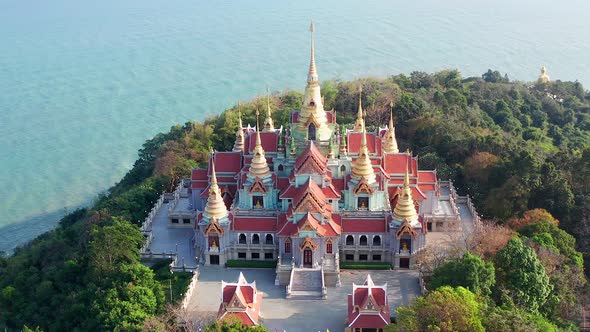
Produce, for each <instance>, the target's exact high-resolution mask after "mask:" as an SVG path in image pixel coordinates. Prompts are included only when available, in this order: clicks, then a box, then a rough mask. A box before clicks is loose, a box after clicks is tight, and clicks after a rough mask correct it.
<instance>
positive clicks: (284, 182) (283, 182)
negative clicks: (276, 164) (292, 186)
mask: <svg viewBox="0 0 590 332" xmlns="http://www.w3.org/2000/svg"><path fill="white" fill-rule="evenodd" d="M289 183H290V182H289V178H277V188H279V189H281V190H282V189H285V188H287V187H289Z"/></svg>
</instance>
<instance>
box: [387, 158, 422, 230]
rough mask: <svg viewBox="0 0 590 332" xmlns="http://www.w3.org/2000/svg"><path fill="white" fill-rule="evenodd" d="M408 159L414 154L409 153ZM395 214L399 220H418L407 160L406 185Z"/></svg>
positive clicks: (394, 211) (412, 221)
mask: <svg viewBox="0 0 590 332" xmlns="http://www.w3.org/2000/svg"><path fill="white" fill-rule="evenodd" d="M408 159H409V160H410V161H411V159H412V156H411V155H410V154H409V153H408ZM393 215H394V216H395V218H396V219H399V220H408V221H410V223H412V224H413V223H415V222H416V221H417V220H418V214H417V213H416V207H415V205H414V200H413V199H412V189H411V188H410V173H409V171H408V161H406V174H405V177H404V185H403V187H402V191H401V193H400V194H399V198H398V200H397V204H396V205H395V208H394V209H393Z"/></svg>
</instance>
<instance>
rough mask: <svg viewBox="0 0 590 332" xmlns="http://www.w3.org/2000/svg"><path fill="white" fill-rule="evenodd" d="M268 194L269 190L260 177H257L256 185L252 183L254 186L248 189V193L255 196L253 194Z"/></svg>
mask: <svg viewBox="0 0 590 332" xmlns="http://www.w3.org/2000/svg"><path fill="white" fill-rule="evenodd" d="M267 192H268V190H267V189H266V187H265V186H264V184H263V183H262V180H261V179H260V178H259V177H256V179H254V183H252V185H251V186H250V189H248V193H250V194H253V193H263V194H266V193H267Z"/></svg>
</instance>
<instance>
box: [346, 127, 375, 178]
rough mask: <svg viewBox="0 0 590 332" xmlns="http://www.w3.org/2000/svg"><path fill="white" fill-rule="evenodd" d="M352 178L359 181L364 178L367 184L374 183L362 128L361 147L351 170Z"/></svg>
mask: <svg viewBox="0 0 590 332" xmlns="http://www.w3.org/2000/svg"><path fill="white" fill-rule="evenodd" d="M352 178H353V179H355V180H359V181H360V180H361V179H362V178H365V180H366V181H367V183H368V184H373V183H375V182H376V177H375V171H374V170H373V164H371V158H370V157H369V149H368V148H367V133H366V132H365V130H364V128H363V134H362V136H361V147H360V149H359V153H358V156H357V158H356V161H355V163H354V166H353V168H352Z"/></svg>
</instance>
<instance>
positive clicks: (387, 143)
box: [383, 101, 399, 153]
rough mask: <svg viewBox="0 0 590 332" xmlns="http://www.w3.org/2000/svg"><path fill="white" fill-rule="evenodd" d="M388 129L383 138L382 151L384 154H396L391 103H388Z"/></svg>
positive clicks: (397, 150)
mask: <svg viewBox="0 0 590 332" xmlns="http://www.w3.org/2000/svg"><path fill="white" fill-rule="evenodd" d="M389 107H390V113H389V127H388V128H387V132H386V133H385V136H384V138H383V151H384V152H386V153H398V152H399V149H398V147H397V140H396V139H395V126H394V125H393V101H392V102H390V103H389Z"/></svg>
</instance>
